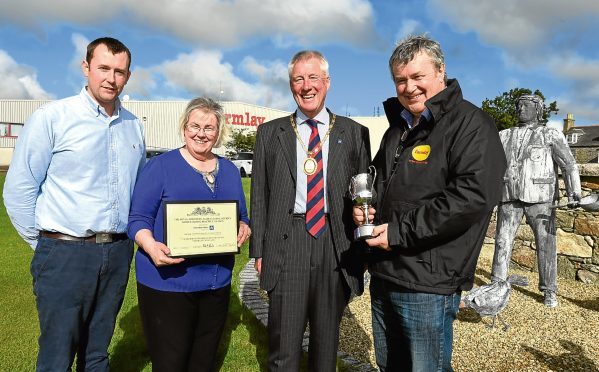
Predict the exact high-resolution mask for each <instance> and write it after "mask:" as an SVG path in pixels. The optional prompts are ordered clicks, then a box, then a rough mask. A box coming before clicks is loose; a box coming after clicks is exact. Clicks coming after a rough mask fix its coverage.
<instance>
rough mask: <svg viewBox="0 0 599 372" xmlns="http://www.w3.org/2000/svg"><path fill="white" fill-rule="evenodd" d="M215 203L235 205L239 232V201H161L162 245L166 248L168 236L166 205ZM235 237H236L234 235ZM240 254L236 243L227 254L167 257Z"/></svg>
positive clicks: (205, 254)
mask: <svg viewBox="0 0 599 372" xmlns="http://www.w3.org/2000/svg"><path fill="white" fill-rule="evenodd" d="M217 203H225V204H235V219H236V220H237V231H239V200H178V201H174V200H173V201H170V200H163V201H162V211H163V226H162V231H163V233H164V244H165V245H166V246H167V247H168V236H167V228H166V225H167V217H168V215H167V210H168V208H167V206H168V204H217ZM235 236H236V237H237V235H235ZM236 241H237V240H236ZM240 252H241V248H240V247H238V246H237V243H236V244H235V250H234V251H233V250H231V251H228V252H222V253H201V254H189V255H178V256H174V255H173V256H171V255H168V256H169V257H172V258H178V257H183V258H191V257H210V256H226V255H231V254H233V255H235V254H239V253H240Z"/></svg>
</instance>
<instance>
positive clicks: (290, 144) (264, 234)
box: [250, 113, 370, 294]
mask: <svg viewBox="0 0 599 372" xmlns="http://www.w3.org/2000/svg"><path fill="white" fill-rule="evenodd" d="M329 114H330V113H329ZM328 141H329V155H328V162H327V165H326V166H327V179H326V188H327V192H326V198H327V203H328V213H329V220H330V227H331V229H332V231H331V233H332V237H333V243H334V246H335V251H336V254H337V260H338V262H339V266H340V268H341V270H342V272H343V277H344V278H345V280H346V281H347V284H348V286H349V288H350V289H351V292H352V293H353V294H361V293H362V292H363V290H364V283H363V259H362V257H361V255H362V252H363V249H364V248H363V247H362V246H360V245H359V244H357V243H353V242H352V241H353V230H354V228H355V225H354V223H353V219H352V207H353V204H352V200H351V198H350V197H349V193H348V188H349V183H350V179H351V177H352V176H354V175H356V174H358V173H363V172H366V170H367V168H368V165H369V164H370V139H369V134H368V128H366V127H364V126H362V125H360V124H358V123H356V122H355V121H353V120H351V119H349V118H346V117H343V116H337V117H336V121H335V124H334V126H333V129H332V130H331V133H330V135H329V139H328ZM296 146H297V139H296V134H295V132H294V130H293V127H292V126H291V123H290V118H289V116H285V117H282V118H279V119H275V120H272V121H270V122H267V123H264V124H263V125H261V126H259V127H258V131H257V134H256V147H255V149H254V158H253V166H252V188H251V200H250V203H251V204H250V212H251V218H250V224H251V228H252V237H251V240H250V257H255V258H260V257H261V258H262V273H261V276H260V286H261V287H262V288H263V289H265V290H267V291H269V290H271V289H273V288H274V287H275V285H276V283H277V280H278V278H279V273H280V272H281V268H282V267H283V264H284V262H285V253H286V250H287V249H289V248H290V246H291V245H292V244H291V242H290V241H288V239H290V237H291V227H292V220H293V207H294V205H295V187H296V174H297V159H296V158H297V155H296ZM327 228H328V227H327Z"/></svg>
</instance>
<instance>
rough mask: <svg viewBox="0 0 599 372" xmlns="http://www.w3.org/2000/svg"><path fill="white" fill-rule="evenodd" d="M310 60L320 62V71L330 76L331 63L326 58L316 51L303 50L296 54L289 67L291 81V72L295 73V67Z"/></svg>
mask: <svg viewBox="0 0 599 372" xmlns="http://www.w3.org/2000/svg"><path fill="white" fill-rule="evenodd" d="M310 58H316V59H319V60H320V69H321V70H322V71H323V72H324V73H325V75H326V76H329V62H328V61H327V59H326V58H324V56H323V55H322V53H320V52H319V51H316V50H302V51H301V52H297V53H295V55H294V56H293V58H291V61H290V62H289V64H288V65H287V71H288V73H289V78H290V79H291V72H292V71H293V67H294V66H295V64H296V63H298V62H300V61H305V60H308V59H310Z"/></svg>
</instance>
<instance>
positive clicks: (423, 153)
mask: <svg viewBox="0 0 599 372" xmlns="http://www.w3.org/2000/svg"><path fill="white" fill-rule="evenodd" d="M430 154H431V147H430V146H429V145H420V146H416V147H414V148H413V149H412V158H414V160H416V161H425V160H426V159H427V158H428V156H429V155H430Z"/></svg>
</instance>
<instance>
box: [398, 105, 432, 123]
mask: <svg viewBox="0 0 599 372" xmlns="http://www.w3.org/2000/svg"><path fill="white" fill-rule="evenodd" d="M401 117H402V118H403V119H404V120H405V121H406V122H407V123H408V127H410V128H412V127H413V125H412V121H413V120H414V115H412V113H411V112H410V111H408V110H407V109H403V111H402V112H401ZM422 118H424V120H426V121H431V120H432V119H433V114H432V113H431V110H429V109H428V107H427V108H425V109H424V111H422V114H420V118H419V119H418V124H420V123H421V122H422Z"/></svg>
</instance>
